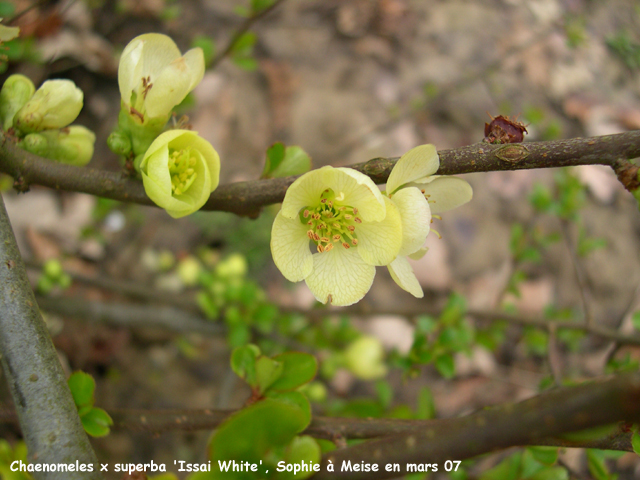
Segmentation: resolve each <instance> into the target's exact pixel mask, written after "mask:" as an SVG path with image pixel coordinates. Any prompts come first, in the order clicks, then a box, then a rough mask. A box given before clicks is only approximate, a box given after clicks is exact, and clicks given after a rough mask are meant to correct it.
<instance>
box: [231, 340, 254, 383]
mask: <svg viewBox="0 0 640 480" xmlns="http://www.w3.org/2000/svg"><path fill="white" fill-rule="evenodd" d="M259 356H260V349H259V348H258V347H257V346H256V345H251V344H250V345H244V346H242V347H238V348H236V349H234V350H233V353H232V354H231V369H232V370H233V371H234V372H235V374H236V375H238V376H239V377H240V378H242V379H243V380H244V381H245V382H247V383H248V384H249V385H250V386H251V387H256V386H257V385H258V384H257V380H256V360H257V359H258V357H259Z"/></svg>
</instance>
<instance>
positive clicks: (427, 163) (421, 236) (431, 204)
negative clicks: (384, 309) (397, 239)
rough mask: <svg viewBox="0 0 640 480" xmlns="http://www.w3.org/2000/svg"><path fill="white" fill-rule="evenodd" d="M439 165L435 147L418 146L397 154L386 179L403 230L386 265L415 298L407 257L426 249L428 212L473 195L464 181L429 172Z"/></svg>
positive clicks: (417, 290) (418, 255) (415, 282)
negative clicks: (393, 255) (395, 250)
mask: <svg viewBox="0 0 640 480" xmlns="http://www.w3.org/2000/svg"><path fill="white" fill-rule="evenodd" d="M439 167H440V158H439V157H438V152H437V151H436V147H435V146H433V145H430V144H429V145H420V146H418V147H416V148H413V149H411V150H409V151H408V152H407V153H405V154H404V155H403V156H402V157H400V159H399V160H398V162H397V163H396V165H395V167H394V168H393V170H392V171H391V174H390V175H389V178H388V180H387V187H386V188H387V190H386V194H387V195H388V196H389V198H391V201H392V202H393V203H394V204H395V205H396V206H397V207H398V210H399V212H400V217H401V218H402V233H403V235H402V237H403V238H402V246H401V247H400V252H399V253H398V256H397V257H396V258H395V259H394V260H393V261H392V262H391V263H389V264H388V265H387V267H388V268H389V273H390V274H391V277H392V278H393V279H394V281H395V282H396V283H397V284H398V285H399V286H400V287H401V288H402V289H404V290H406V291H407V292H409V293H411V294H412V295H413V296H415V297H418V298H422V296H423V295H424V293H423V292H422V287H421V286H420V283H419V282H418V279H417V278H416V276H415V274H414V273H413V269H412V268H411V265H410V264H409V262H408V261H407V257H409V258H412V259H414V260H415V259H419V258H421V257H422V256H424V254H425V253H426V252H427V249H426V248H424V247H423V246H424V242H425V240H426V238H427V235H428V234H429V231H430V224H431V218H432V215H434V214H439V213H441V212H445V211H447V210H451V209H453V208H456V207H459V206H460V205H463V204H465V203H467V202H468V201H469V200H471V197H472V196H473V190H472V189H471V185H469V184H468V183H467V182H466V181H464V180H462V179H460V178H456V177H448V176H439V175H433V174H434V173H436V172H437V171H438V168H439Z"/></svg>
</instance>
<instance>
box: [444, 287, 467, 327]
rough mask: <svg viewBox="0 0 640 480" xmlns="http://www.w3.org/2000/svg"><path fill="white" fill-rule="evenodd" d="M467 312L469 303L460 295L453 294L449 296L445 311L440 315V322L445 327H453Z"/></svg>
mask: <svg viewBox="0 0 640 480" xmlns="http://www.w3.org/2000/svg"><path fill="white" fill-rule="evenodd" d="M466 312H467V301H466V300H465V298H464V297H463V296H462V295H460V294H459V293H453V294H451V295H450V296H449V300H448V301H447V304H446V305H445V306H444V310H443V311H442V313H441V314H440V322H442V323H443V324H444V325H452V324H455V323H457V322H458V321H459V320H460V319H461V318H462V317H463V316H464V314H465V313H466Z"/></svg>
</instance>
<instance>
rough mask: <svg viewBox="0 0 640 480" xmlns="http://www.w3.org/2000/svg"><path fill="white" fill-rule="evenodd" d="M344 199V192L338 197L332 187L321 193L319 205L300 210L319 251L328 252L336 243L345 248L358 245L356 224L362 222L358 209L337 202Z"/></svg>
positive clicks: (310, 236)
mask: <svg viewBox="0 0 640 480" xmlns="http://www.w3.org/2000/svg"><path fill="white" fill-rule="evenodd" d="M343 199H344V194H342V193H341V194H340V195H339V196H337V197H336V195H335V193H334V192H333V190H331V189H329V188H328V189H326V190H325V191H324V192H322V195H320V203H319V205H318V206H317V207H315V208H311V207H307V208H304V209H302V210H301V211H300V221H301V222H302V223H304V224H306V225H308V226H309V230H308V231H307V236H308V237H309V239H310V240H311V241H312V242H314V243H315V244H316V246H317V249H318V252H320V253H322V252H328V251H329V250H331V249H332V248H333V245H334V244H340V245H342V247H343V248H347V249H348V248H351V247H352V246H353V247H355V246H357V245H358V237H357V235H356V226H357V225H358V224H359V223H362V219H361V218H360V217H358V209H357V208H355V207H350V206H347V205H338V204H336V203H335V202H336V201H341V200H343Z"/></svg>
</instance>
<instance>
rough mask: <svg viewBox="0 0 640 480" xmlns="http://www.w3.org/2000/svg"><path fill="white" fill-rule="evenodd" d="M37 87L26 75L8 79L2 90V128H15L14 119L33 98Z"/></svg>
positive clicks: (0, 91) (0, 105)
mask: <svg viewBox="0 0 640 480" xmlns="http://www.w3.org/2000/svg"><path fill="white" fill-rule="evenodd" d="M35 91H36V87H35V86H34V85H33V82H32V81H31V80H30V79H29V78H27V77H25V76H24V75H20V74H15V75H11V76H10V77H9V78H7V79H6V80H5V82H4V85H2V90H0V121H1V122H2V128H3V129H4V130H8V129H9V128H11V127H12V126H13V117H14V115H15V114H16V112H17V111H18V110H20V109H21V108H22V107H23V106H24V105H25V104H26V103H27V102H28V101H29V99H30V98H31V97H32V96H33V94H34V93H35Z"/></svg>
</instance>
